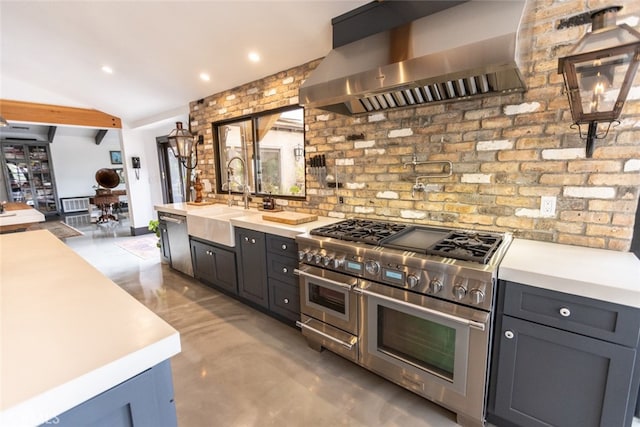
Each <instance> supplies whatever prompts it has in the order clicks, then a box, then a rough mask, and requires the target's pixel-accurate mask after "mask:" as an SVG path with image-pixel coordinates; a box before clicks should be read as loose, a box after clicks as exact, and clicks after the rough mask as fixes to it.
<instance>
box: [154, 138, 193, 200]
mask: <svg viewBox="0 0 640 427" xmlns="http://www.w3.org/2000/svg"><path fill="white" fill-rule="evenodd" d="M156 145H157V147H158V162H159V164H160V179H161V180H162V183H161V184H162V200H163V202H164V203H185V202H186V201H187V199H186V197H185V191H184V188H185V185H184V183H185V170H184V167H182V164H181V163H180V161H179V160H178V159H177V158H176V157H175V156H174V155H173V152H172V151H171V148H170V146H169V140H168V139H167V137H166V136H159V137H157V138H156Z"/></svg>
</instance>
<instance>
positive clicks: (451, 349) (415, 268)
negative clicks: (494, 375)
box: [296, 219, 511, 426]
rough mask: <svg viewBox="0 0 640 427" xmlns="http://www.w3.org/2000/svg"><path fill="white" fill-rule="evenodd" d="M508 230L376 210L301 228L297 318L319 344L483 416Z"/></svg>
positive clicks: (473, 419)
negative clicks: (419, 221)
mask: <svg viewBox="0 0 640 427" xmlns="http://www.w3.org/2000/svg"><path fill="white" fill-rule="evenodd" d="M510 240H511V236H510V235H508V234H506V233H492V232H485V231H474V230H452V229H442V228H436V227H426V226H413V225H410V224H402V223H388V222H384V221H377V220H368V219H348V220H344V221H340V222H338V223H335V224H330V225H327V226H323V227H319V228H316V229H313V230H311V231H310V232H309V234H303V235H298V236H296V242H297V243H298V259H299V261H300V267H299V269H298V274H299V275H300V294H301V308H302V315H301V320H300V322H298V325H299V326H300V327H301V329H302V333H303V334H304V335H305V336H306V337H307V341H309V344H310V345H311V346H312V347H314V348H316V349H318V350H319V349H321V348H322V347H325V348H327V349H329V350H332V351H334V352H336V353H338V354H341V355H343V356H345V357H347V358H349V359H350V360H352V361H354V362H356V363H358V364H360V365H361V366H363V367H365V368H367V369H369V370H371V371H373V372H376V373H377V374H379V375H381V376H382V377H385V378H387V379H389V380H391V381H393V382H395V383H397V384H399V385H400V386H402V387H405V388H407V389H409V390H411V391H413V392H415V393H417V394H419V395H420V396H423V397H425V398H427V399H430V400H432V401H434V402H436V403H438V404H440V405H442V406H444V407H446V408H449V409H450V410H452V411H454V412H456V414H457V420H458V423H459V424H462V425H464V426H482V425H484V419H485V412H484V403H485V395H486V388H487V376H488V375H487V374H488V372H487V368H488V357H489V350H490V339H489V338H490V331H491V322H492V311H493V305H494V285H495V281H496V276H497V267H498V263H499V262H500V260H501V258H502V256H503V255H504V251H506V249H507V248H508V246H509V242H510ZM358 352H359V353H358Z"/></svg>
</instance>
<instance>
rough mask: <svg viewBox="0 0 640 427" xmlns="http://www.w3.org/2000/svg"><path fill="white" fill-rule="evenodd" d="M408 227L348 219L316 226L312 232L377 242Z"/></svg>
mask: <svg viewBox="0 0 640 427" xmlns="http://www.w3.org/2000/svg"><path fill="white" fill-rule="evenodd" d="M406 227H407V225H406V224H397V223H391V222H384V221H373V220H366V219H347V220H344V221H340V222H337V223H335V224H330V225H326V226H323V227H318V228H314V229H313V230H311V231H310V234H314V235H316V236H324V237H332V238H334V239H339V240H348V241H352V242H362V243H369V244H377V243H379V242H380V241H381V240H382V239H385V238H387V237H389V236H392V235H394V234H396V233H399V232H400V231H402V230H404V229H405V228H406Z"/></svg>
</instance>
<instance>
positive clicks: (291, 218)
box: [262, 212, 318, 225]
mask: <svg viewBox="0 0 640 427" xmlns="http://www.w3.org/2000/svg"><path fill="white" fill-rule="evenodd" d="M262 219H264V220H265V221H273V222H280V223H283V224H290V225H298V224H304V223H306V222H311V221H316V220H317V219H318V215H311V214H304V213H298V212H277V213H270V214H262Z"/></svg>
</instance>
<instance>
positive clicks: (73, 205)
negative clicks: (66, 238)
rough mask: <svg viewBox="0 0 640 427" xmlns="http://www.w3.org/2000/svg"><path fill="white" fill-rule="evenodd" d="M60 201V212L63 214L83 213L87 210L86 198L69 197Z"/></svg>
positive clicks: (87, 200)
mask: <svg viewBox="0 0 640 427" xmlns="http://www.w3.org/2000/svg"><path fill="white" fill-rule="evenodd" d="M60 201H61V202H62V211H63V212H64V213H69V212H85V211H88V210H89V198H88V197H69V198H65V199H60Z"/></svg>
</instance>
